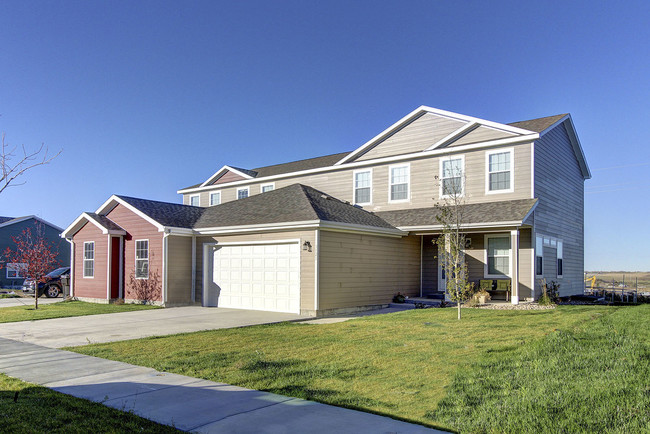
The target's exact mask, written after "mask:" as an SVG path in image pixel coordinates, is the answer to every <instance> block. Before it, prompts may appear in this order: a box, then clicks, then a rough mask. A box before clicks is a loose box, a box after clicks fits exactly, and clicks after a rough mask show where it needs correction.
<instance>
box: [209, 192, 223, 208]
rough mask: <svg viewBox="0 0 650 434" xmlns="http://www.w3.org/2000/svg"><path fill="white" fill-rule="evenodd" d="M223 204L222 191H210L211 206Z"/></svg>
mask: <svg viewBox="0 0 650 434" xmlns="http://www.w3.org/2000/svg"><path fill="white" fill-rule="evenodd" d="M219 204H221V192H220V191H213V192H212V193H210V206H213V205H219Z"/></svg>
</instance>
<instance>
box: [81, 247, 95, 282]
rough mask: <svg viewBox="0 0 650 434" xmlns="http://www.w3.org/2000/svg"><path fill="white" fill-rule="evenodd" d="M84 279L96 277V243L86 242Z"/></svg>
mask: <svg viewBox="0 0 650 434" xmlns="http://www.w3.org/2000/svg"><path fill="white" fill-rule="evenodd" d="M83 276H84V277H95V242H94V241H86V242H84V274H83Z"/></svg>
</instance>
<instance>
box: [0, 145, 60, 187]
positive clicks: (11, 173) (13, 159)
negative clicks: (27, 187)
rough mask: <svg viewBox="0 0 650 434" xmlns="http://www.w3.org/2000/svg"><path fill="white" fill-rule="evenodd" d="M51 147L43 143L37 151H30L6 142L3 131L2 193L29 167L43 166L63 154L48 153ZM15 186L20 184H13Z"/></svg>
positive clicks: (1, 153)
mask: <svg viewBox="0 0 650 434" xmlns="http://www.w3.org/2000/svg"><path fill="white" fill-rule="evenodd" d="M48 151H49V149H48V148H47V147H46V146H45V145H43V144H41V146H40V147H39V148H38V149H37V150H35V151H29V150H27V148H25V146H24V145H23V146H21V147H20V149H19V148H18V146H10V145H9V144H7V143H6V142H5V134H4V133H2V149H0V193H2V192H3V191H4V190H5V189H6V188H7V187H9V186H10V185H11V184H12V183H14V181H15V180H16V178H18V177H19V176H21V175H23V174H24V173H25V172H27V171H28V170H29V169H33V168H34V167H37V166H43V165H45V164H48V163H49V162H50V161H52V160H54V159H55V158H56V157H58V156H59V155H60V154H61V151H59V152H57V153H56V154H55V155H52V156H50V155H48ZM13 185H14V186H16V185H20V184H15V183H14V184H13Z"/></svg>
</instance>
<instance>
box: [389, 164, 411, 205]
mask: <svg viewBox="0 0 650 434" xmlns="http://www.w3.org/2000/svg"><path fill="white" fill-rule="evenodd" d="M388 170H389V172H390V190H389V199H390V201H391V202H398V201H404V200H408V199H409V183H410V166H409V165H408V164H402V165H399V166H390V167H389V168H388Z"/></svg>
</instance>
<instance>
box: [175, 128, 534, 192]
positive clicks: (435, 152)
mask: <svg viewBox="0 0 650 434" xmlns="http://www.w3.org/2000/svg"><path fill="white" fill-rule="evenodd" d="M538 138H539V134H537V133H531V134H528V135H526V136H517V137H508V138H506V139H496V140H490V141H487V142H482V143H473V144H470V145H462V146H455V147H453V148H440V149H432V150H430V151H419V152H413V153H411V154H404V155H395V156H391V157H383V158H376V159H373V160H365V161H357V162H354V163H346V164H345V165H340V166H336V165H334V166H327V167H319V168H317V169H308V170H301V171H298V172H288V173H281V174H278V175H273V176H265V177H262V178H255V181H256V182H257V181H271V180H276V179H283V178H292V177H297V176H303V175H311V174H314V173H323V172H332V171H338V170H347V169H352V168H357V167H365V166H375V165H378V164H384V163H393V162H400V161H406V160H419V159H422V158H428V157H435V156H439V155H448V154H455V153H462V152H466V151H471V150H475V149H487V148H492V147H496V146H502V145H513V144H518V143H527V142H531V141H533V140H537V139H538ZM248 182H250V181H249V180H242V181H232V182H227V183H223V184H219V188H220V189H222V188H225V187H233V186H236V185H242V184H246V183H248ZM214 188H215V187H214V186H212V185H208V186H206V187H194V188H185V189H183V190H178V191H176V193H178V194H186V193H194V192H197V191H205V190H210V189H214Z"/></svg>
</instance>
